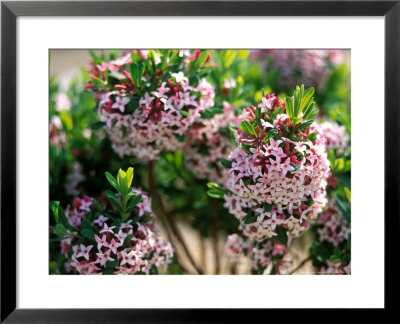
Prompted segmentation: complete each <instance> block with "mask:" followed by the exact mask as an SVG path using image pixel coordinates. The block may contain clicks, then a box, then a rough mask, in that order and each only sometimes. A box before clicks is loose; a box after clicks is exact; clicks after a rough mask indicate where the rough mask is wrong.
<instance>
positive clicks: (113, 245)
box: [104, 239, 122, 254]
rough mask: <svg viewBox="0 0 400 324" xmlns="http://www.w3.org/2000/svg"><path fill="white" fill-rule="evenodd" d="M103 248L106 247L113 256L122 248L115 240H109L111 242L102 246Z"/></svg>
mask: <svg viewBox="0 0 400 324" xmlns="http://www.w3.org/2000/svg"><path fill="white" fill-rule="evenodd" d="M104 246H105V247H108V248H109V249H110V250H111V251H112V252H113V253H114V254H117V249H118V248H119V247H120V246H122V243H121V242H117V241H116V240H115V239H111V242H110V243H106V244H104Z"/></svg>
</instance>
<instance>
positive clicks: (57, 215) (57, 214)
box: [51, 201, 74, 231]
mask: <svg viewBox="0 0 400 324" xmlns="http://www.w3.org/2000/svg"><path fill="white" fill-rule="evenodd" d="M51 210H52V212H53V216H54V220H55V221H56V223H61V224H63V225H64V227H65V228H67V229H69V230H70V231H73V230H74V228H73V227H72V226H71V224H70V223H69V222H68V219H67V217H66V216H65V212H64V209H63V208H62V207H61V206H60V202H59V201H53V202H52V203H51Z"/></svg>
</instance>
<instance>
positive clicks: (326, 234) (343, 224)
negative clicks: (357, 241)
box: [317, 199, 350, 246]
mask: <svg viewBox="0 0 400 324" xmlns="http://www.w3.org/2000/svg"><path fill="white" fill-rule="evenodd" d="M328 207H329V208H328V209H326V210H324V211H322V212H321V213H320V215H319V220H318V222H317V225H322V227H319V228H318V230H317V231H318V234H319V241H320V242H330V243H332V244H333V246H338V245H339V243H341V242H343V241H345V240H348V239H349V238H350V224H349V222H348V221H347V220H346V219H344V218H343V217H342V215H341V213H340V211H339V210H338V209H337V208H336V201H335V199H330V200H329V202H328Z"/></svg>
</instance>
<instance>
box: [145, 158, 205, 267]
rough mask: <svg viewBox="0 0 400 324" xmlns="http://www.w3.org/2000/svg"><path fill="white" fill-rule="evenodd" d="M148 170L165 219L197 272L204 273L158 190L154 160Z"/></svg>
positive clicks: (150, 162)
mask: <svg viewBox="0 0 400 324" xmlns="http://www.w3.org/2000/svg"><path fill="white" fill-rule="evenodd" d="M148 172H149V186H150V191H151V193H152V195H153V197H154V198H155V199H156V201H157V203H158V206H159V207H160V210H161V212H162V214H163V215H164V216H165V219H166V220H167V223H168V225H169V227H170V229H171V231H172V234H173V235H174V236H175V237H176V239H177V240H178V242H179V243H180V245H181V246H182V248H183V250H184V251H185V254H186V256H187V258H188V259H189V262H190V263H191V264H192V266H193V267H194V268H195V269H196V271H197V273H199V274H203V271H202V269H201V268H200V267H199V266H198V265H197V264H196V262H195V261H194V259H193V257H192V255H191V254H190V252H189V249H188V248H187V246H186V244H185V241H184V240H183V237H182V235H181V233H180V231H179V229H178V227H177V226H176V224H175V222H174V220H173V219H172V217H171V215H170V214H169V213H168V212H167V210H166V208H165V206H164V202H163V200H162V198H161V196H160V194H159V192H158V190H157V185H156V181H155V179H154V165H153V161H149V163H148Z"/></svg>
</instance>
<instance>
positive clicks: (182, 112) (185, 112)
mask: <svg viewBox="0 0 400 324" xmlns="http://www.w3.org/2000/svg"><path fill="white" fill-rule="evenodd" d="M179 112H180V113H181V115H182V116H185V117H189V116H190V114H189V113H188V112H187V111H185V110H180V111H179Z"/></svg>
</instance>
